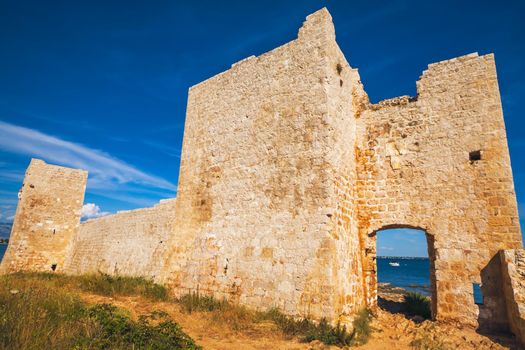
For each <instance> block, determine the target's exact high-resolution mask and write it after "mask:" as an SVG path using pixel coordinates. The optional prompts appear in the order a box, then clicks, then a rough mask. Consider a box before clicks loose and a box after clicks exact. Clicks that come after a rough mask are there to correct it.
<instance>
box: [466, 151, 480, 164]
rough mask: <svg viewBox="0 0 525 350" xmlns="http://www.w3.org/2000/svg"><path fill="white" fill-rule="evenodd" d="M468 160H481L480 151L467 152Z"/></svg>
mask: <svg viewBox="0 0 525 350" xmlns="http://www.w3.org/2000/svg"><path fill="white" fill-rule="evenodd" d="M468 158H469V160H470V161H471V162H477V161H478V160H481V151H480V150H478V151H472V152H469V154H468Z"/></svg>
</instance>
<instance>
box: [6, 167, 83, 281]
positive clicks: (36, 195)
mask: <svg viewBox="0 0 525 350" xmlns="http://www.w3.org/2000/svg"><path fill="white" fill-rule="evenodd" d="M86 180H87V172H86V171H83V170H74V169H69V168H64V167H60V166H56V165H48V164H46V163H45V162H43V161H41V160H38V159H33V160H31V163H30V164H29V167H28V168H27V171H26V174H25V178H24V183H23V184H22V188H21V189H20V192H19V193H18V207H17V208H16V214H15V220H14V223H13V228H12V231H11V237H10V240H9V245H8V247H7V251H6V252H5V255H4V258H3V260H2V263H1V264H0V273H9V272H16V271H20V270H28V271H44V272H51V271H64V260H65V258H66V255H67V253H68V250H69V249H70V248H71V242H72V240H73V236H74V235H75V234H76V232H77V230H78V226H79V224H80V210H81V209H82V203H83V202H84V191H85V189H86Z"/></svg>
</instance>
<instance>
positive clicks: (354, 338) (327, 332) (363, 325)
mask: <svg viewBox="0 0 525 350" xmlns="http://www.w3.org/2000/svg"><path fill="white" fill-rule="evenodd" d="M370 319H371V314H370V312H369V311H368V310H366V309H363V310H361V311H360V312H359V313H358V314H357V315H356V318H355V319H354V322H353V324H352V325H353V331H352V332H349V331H348V330H347V329H346V326H341V324H340V323H338V324H337V325H336V326H335V327H333V326H331V325H330V324H329V323H328V322H327V320H326V319H321V321H320V322H319V323H315V322H313V321H312V320H310V319H308V318H302V319H299V320H296V319H294V318H292V317H290V316H287V315H285V314H283V313H282V312H280V311H279V310H278V309H276V308H273V309H270V310H268V311H266V312H259V313H258V314H257V320H259V321H261V320H269V321H272V322H274V323H275V324H276V325H277V327H278V328H279V329H280V330H281V331H282V332H283V333H284V334H287V335H290V336H298V337H300V338H301V340H302V341H303V342H311V341H313V340H319V341H321V342H323V343H324V344H326V345H338V346H345V345H358V344H365V343H366V342H367V341H368V337H369V336H370V334H371V329H370Z"/></svg>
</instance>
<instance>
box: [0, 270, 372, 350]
mask: <svg viewBox="0 0 525 350" xmlns="http://www.w3.org/2000/svg"><path fill="white" fill-rule="evenodd" d="M78 292H87V293H93V294H98V295H103V296H111V297H114V296H141V297H143V298H147V299H149V300H153V301H166V300H169V297H168V291H167V289H166V288H164V287H162V286H159V285H157V284H155V283H153V282H152V281H149V280H146V279H144V278H134V277H111V276H108V275H104V274H98V275H95V274H92V275H85V276H65V275H61V274H52V273H16V274H12V275H7V276H1V277H0V350H3V349H23V350H25V349H58V350H61V349H75V350H81V349H82V350H84V349H85V350H92V349H93V350H94V349H107V350H116V349H137V350H139V349H147V350H149V349H159V350H163V349H199V347H198V346H197V345H196V344H195V343H194V342H193V340H192V339H191V338H190V337H188V336H187V335H186V334H185V333H184V332H183V331H182V330H181V328H180V326H179V325H178V324H176V323H175V322H173V321H171V320H170V319H169V318H168V317H167V316H168V315H167V314H166V313H165V312H162V311H154V312H152V313H151V314H148V315H143V316H140V317H139V319H138V320H133V319H131V318H130V315H129V314H127V313H126V311H125V310H123V309H118V308H116V307H115V306H112V305H108V304H97V305H87V304H85V303H84V302H83V301H82V300H81V299H80V297H79V295H78V294H77V293H78ZM176 302H177V303H179V304H180V306H181V308H182V309H183V311H185V312H187V313H192V312H195V311H201V312H208V313H210V316H211V319H212V321H213V322H216V323H218V324H221V325H226V326H228V327H229V328H231V329H233V330H237V331H251V330H255V329H256V328H257V326H258V325H260V326H263V324H269V325H271V327H272V329H273V330H272V332H275V331H276V330H278V331H280V332H282V334H284V335H285V336H288V337H290V338H291V337H297V338H299V339H300V340H301V341H303V342H311V341H314V340H319V341H321V342H323V343H325V344H327V345H337V346H348V345H360V344H364V343H366V342H367V340H368V337H369V335H370V333H371V330H370V326H369V322H370V318H371V315H370V313H369V312H368V311H367V310H362V311H361V312H359V313H358V314H357V315H356V317H355V318H354V321H353V324H352V327H351V329H347V328H346V327H345V326H342V325H340V324H337V325H335V326H333V325H331V324H329V323H328V322H327V321H326V320H325V319H323V320H321V321H320V322H314V321H312V320H311V319H309V318H302V319H294V318H293V317H290V316H287V315H285V314H283V313H282V312H280V311H279V310H278V309H275V308H273V309H269V310H267V311H264V312H261V311H253V310H249V309H247V308H245V307H244V306H240V305H237V304H233V303H229V302H227V301H225V300H218V299H215V298H213V297H209V296H203V295H200V294H199V293H190V294H187V295H184V296H182V297H181V298H179V299H177V300H176Z"/></svg>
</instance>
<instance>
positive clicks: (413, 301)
mask: <svg viewBox="0 0 525 350" xmlns="http://www.w3.org/2000/svg"><path fill="white" fill-rule="evenodd" d="M403 306H404V308H405V311H406V312H407V313H408V314H410V315H414V316H421V317H423V318H424V319H430V318H431V316H432V313H431V311H430V299H428V298H427V297H426V296H424V295H422V294H420V293H414V292H409V293H407V294H405V296H404V299H403Z"/></svg>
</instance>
